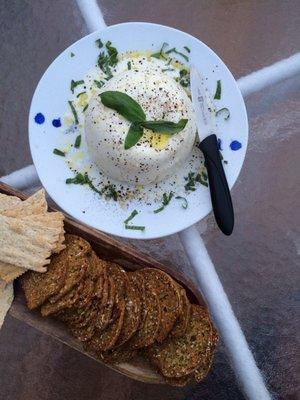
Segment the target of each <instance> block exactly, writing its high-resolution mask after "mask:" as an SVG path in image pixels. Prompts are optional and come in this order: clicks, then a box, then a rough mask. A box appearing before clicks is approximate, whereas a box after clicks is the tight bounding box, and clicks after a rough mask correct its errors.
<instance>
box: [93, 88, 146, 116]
mask: <svg viewBox="0 0 300 400" xmlns="http://www.w3.org/2000/svg"><path fill="white" fill-rule="evenodd" d="M100 98H101V101H102V103H103V104H104V105H105V106H106V107H109V108H112V109H113V110H116V111H117V112H118V113H119V114H121V115H122V116H123V117H124V118H126V119H127V120H128V121H130V122H138V121H145V119H146V115H145V113H144V111H143V109H142V107H141V106H140V105H139V104H138V103H137V102H136V101H135V100H133V98H132V97H130V96H128V94H126V93H122V92H118V91H107V92H103V93H101V94H100Z"/></svg>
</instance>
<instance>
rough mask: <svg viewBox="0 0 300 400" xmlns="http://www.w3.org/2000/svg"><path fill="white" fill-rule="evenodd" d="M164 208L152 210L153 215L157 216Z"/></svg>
mask: <svg viewBox="0 0 300 400" xmlns="http://www.w3.org/2000/svg"><path fill="white" fill-rule="evenodd" d="M164 208H165V206H161V207H160V208H158V209H157V210H154V211H153V212H154V214H157V213H159V212H161V211H162V210H163V209H164Z"/></svg>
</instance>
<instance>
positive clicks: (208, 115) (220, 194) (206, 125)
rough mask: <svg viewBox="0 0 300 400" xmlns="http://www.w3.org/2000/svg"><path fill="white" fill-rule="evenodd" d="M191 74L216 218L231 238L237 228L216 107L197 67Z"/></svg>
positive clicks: (192, 67)
mask: <svg viewBox="0 0 300 400" xmlns="http://www.w3.org/2000/svg"><path fill="white" fill-rule="evenodd" d="M190 75H191V94H192V102H193V107H194V110H195V114H196V123H197V128H198V135H199V138H200V146H199V147H200V150H201V151H202V152H203V154H204V159H205V165H206V169H207V174H208V180H209V189H210V196H211V202H212V206H213V210H214V215H215V219H216V222H217V224H218V226H219V228H220V230H221V231H222V232H223V233H224V234H225V235H231V233H232V231H233V226H234V211H233V206H232V200H231V195H230V190H229V187H228V183H227V179H226V175H225V172H224V169H223V165H222V161H221V158H220V152H219V147H218V140H217V136H216V133H217V124H216V113H215V106H214V104H213V101H212V97H211V95H210V93H209V91H208V90H207V88H205V86H204V84H203V82H204V80H203V78H202V77H201V75H200V74H199V72H198V71H197V70H196V68H195V67H194V66H191V70H190Z"/></svg>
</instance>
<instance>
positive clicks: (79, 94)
mask: <svg viewBox="0 0 300 400" xmlns="http://www.w3.org/2000/svg"><path fill="white" fill-rule="evenodd" d="M85 93H86V92H80V93H78V95H77V96H76V97H80V96H81V95H82V94H85Z"/></svg>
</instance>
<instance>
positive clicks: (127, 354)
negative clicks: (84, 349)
mask: <svg viewBox="0 0 300 400" xmlns="http://www.w3.org/2000/svg"><path fill="white" fill-rule="evenodd" d="M136 354H137V350H133V349H131V348H129V347H128V346H127V343H125V344H123V345H122V346H120V347H116V348H114V349H112V350H108V351H106V352H105V353H102V354H101V355H100V358H101V359H102V360H103V361H104V362H105V363H107V364H120V363H122V362H126V361H129V360H131V359H132V358H133V357H135V356H136Z"/></svg>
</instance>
